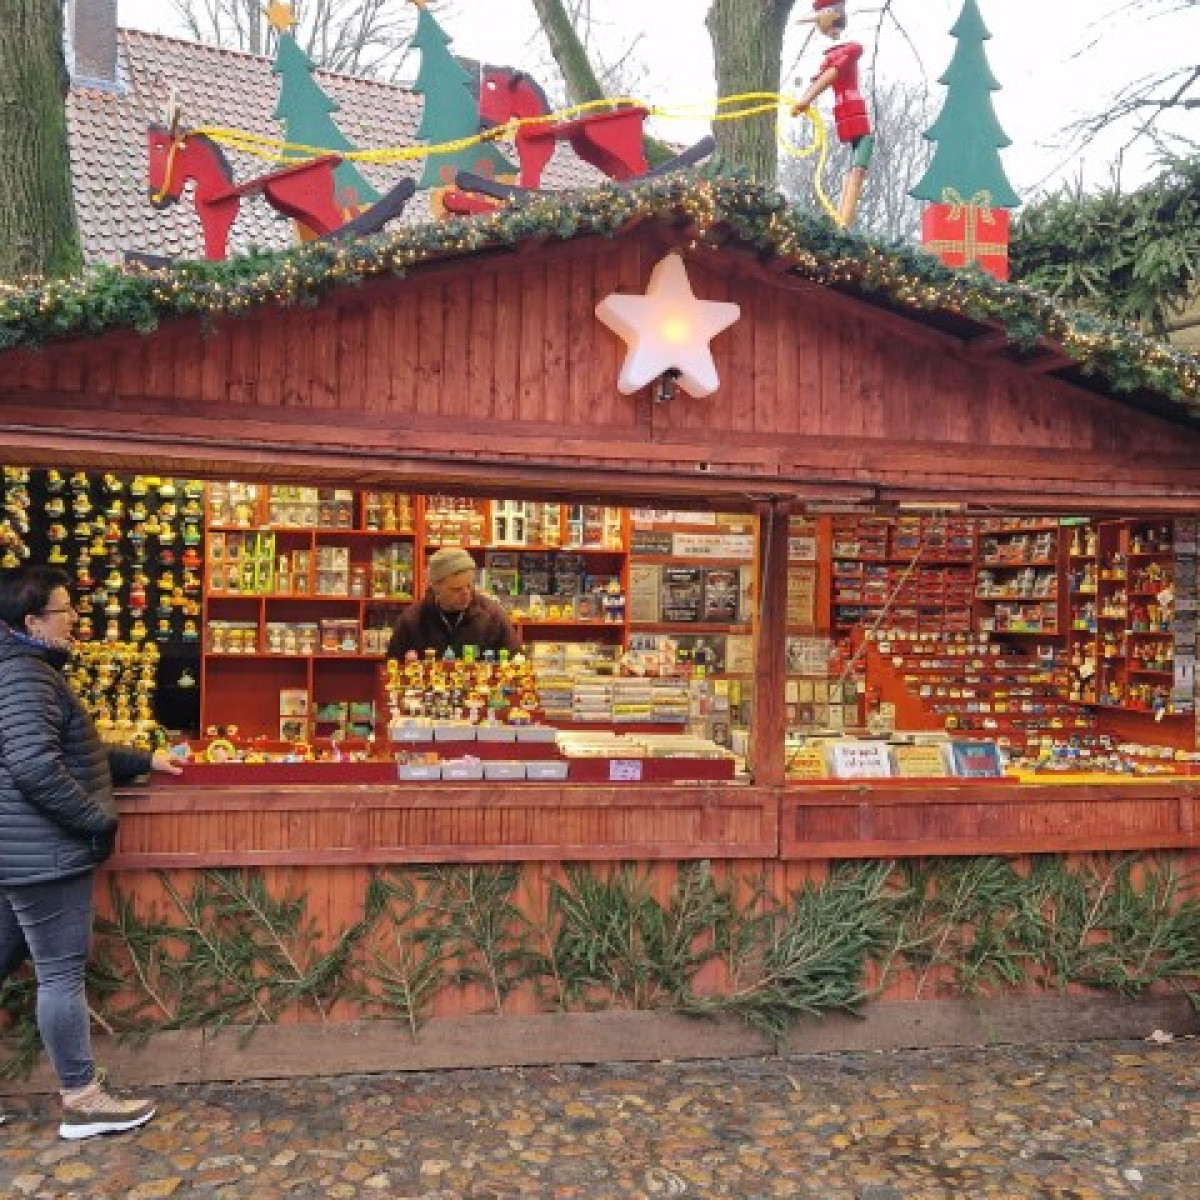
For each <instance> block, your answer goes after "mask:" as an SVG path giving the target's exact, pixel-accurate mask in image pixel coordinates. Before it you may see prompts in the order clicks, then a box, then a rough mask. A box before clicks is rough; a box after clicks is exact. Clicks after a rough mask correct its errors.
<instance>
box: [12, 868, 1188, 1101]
mask: <svg viewBox="0 0 1200 1200" xmlns="http://www.w3.org/2000/svg"><path fill="white" fill-rule="evenodd" d="M656 870H657V868H654V867H648V866H645V865H634V864H613V865H612V866H611V867H603V866H588V867H567V868H566V869H565V871H564V874H563V877H562V879H561V881H560V882H552V883H551V886H550V888H549V889H548V895H543V891H542V886H541V885H542V884H543V883H544V880H542V879H540V878H532V879H529V880H527V878H526V875H525V873H524V872H523V871H522V869H521V868H520V867H519V866H516V865H507V866H497V867H469V866H449V867H439V868H433V869H424V868H417V867H410V868H391V869H385V870H380V871H376V872H374V873H373V874H372V876H371V877H370V879H369V881H368V883H367V886H366V888H365V891H364V893H363V897H362V915H361V917H360V919H359V920H357V921H356V922H355V923H354V924H353V925H352V926H351V927H350V928H348V929H346V930H343V931H342V932H341V933H340V934H338V935H336V936H334V937H333V938H332V943H331V942H330V940H329V938H328V937H327V936H325V932H324V931H322V930H321V929H320V928H319V927H318V925H317V923H316V921H315V919H314V917H313V915H312V914H311V912H310V911H309V907H308V901H307V898H306V897H305V896H304V895H302V894H296V893H295V892H293V891H291V890H290V889H289V888H288V886H287V885H286V884H283V885H282V887H283V889H284V894H282V895H279V894H274V893H272V892H271V891H269V890H268V888H267V886H266V883H265V876H264V874H263V872H261V871H200V872H186V871H181V872H177V873H171V874H168V873H162V874H160V878H161V880H162V883H163V887H164V893H165V896H166V897H167V901H168V911H167V912H165V913H162V912H159V911H155V912H153V913H151V914H148V915H147V914H145V913H143V912H142V911H140V906H139V905H138V904H136V903H135V902H133V901H132V900H131V899H130V898H129V897H128V896H126V895H124V894H123V893H122V892H121V890H120V878H119V877H117V876H110V877H109V888H110V896H111V901H112V902H111V905H110V910H111V912H112V916H111V918H109V919H107V920H103V921H99V922H97V930H96V933H97V938H96V950H95V955H94V960H93V962H92V964H91V966H90V968H89V980H88V994H89V997H90V999H91V1001H92V1003H93V1004H94V1005H95V1006H96V1009H95V1013H94V1015H95V1018H96V1020H97V1021H98V1023H99V1024H100V1025H101V1027H102V1028H104V1029H105V1030H106V1031H108V1032H113V1033H117V1034H120V1035H122V1036H126V1037H133V1038H144V1037H147V1036H149V1035H151V1034H153V1033H155V1032H158V1031H161V1030H170V1029H188V1028H191V1029H208V1030H217V1029H220V1028H221V1027H223V1026H226V1025H229V1026H237V1027H240V1028H244V1029H249V1030H253V1029H254V1028H256V1027H257V1026H260V1025H263V1024H273V1023H275V1022H277V1021H278V1020H279V1019H280V1017H281V1015H282V1014H283V1013H284V1012H285V1011H293V1010H299V1011H301V1012H304V1013H306V1014H308V1015H311V1016H312V1017H314V1018H317V1019H319V1020H321V1021H331V1020H334V1019H341V1020H344V1019H347V1017H363V1016H375V1017H382V1018H387V1019H390V1020H394V1021H400V1022H403V1023H404V1024H406V1025H407V1026H408V1027H409V1028H410V1030H411V1031H412V1032H413V1034H414V1035H415V1034H416V1033H417V1031H418V1030H419V1029H420V1027H421V1025H422V1024H424V1023H425V1022H426V1021H427V1020H428V1019H429V1017H430V1015H431V1013H432V1012H433V1010H434V1007H435V1002H436V1000H437V998H438V996H439V995H442V994H445V993H447V992H448V991H454V990H460V989H464V988H466V989H470V990H469V991H468V992H467V993H465V994H466V995H469V996H471V997H472V998H473V1002H474V1004H475V1006H476V1007H477V1009H478V1011H480V1012H488V1013H491V1014H493V1015H501V1014H503V1013H504V1012H505V1011H506V1006H507V1002H508V998H509V997H510V996H511V995H513V994H514V993H515V992H516V991H517V990H518V989H521V988H526V989H530V990H531V992H532V994H533V995H534V996H536V997H538V998H539V1001H540V1007H541V1009H542V1010H543V1011H558V1012H564V1011H565V1012H570V1011H581V1010H591V1009H636V1010H643V1011H644V1010H657V1011H668V1012H681V1013H689V1014H692V1015H696V1016H710V1015H719V1014H736V1015H738V1016H740V1017H742V1018H743V1019H744V1020H745V1021H747V1022H748V1023H749V1024H750V1025H752V1026H753V1027H755V1028H757V1029H760V1030H762V1031H763V1032H764V1033H766V1034H767V1035H769V1036H771V1037H773V1038H776V1039H779V1038H782V1037H783V1036H784V1035H786V1034H787V1032H788V1030H789V1028H790V1027H791V1026H792V1024H793V1022H794V1021H795V1019H796V1018H797V1017H800V1016H805V1015H816V1014H821V1013H827V1012H837V1011H855V1010H857V1009H858V1008H860V1007H861V1005H862V1004H863V1003H865V1002H866V1001H868V1000H870V999H871V998H872V997H873V996H876V995H878V994H879V993H881V992H882V991H884V990H885V989H886V988H887V987H888V986H889V985H890V984H893V983H897V982H900V983H901V985H902V988H903V991H904V992H906V993H907V994H911V995H912V996H913V997H914V998H916V999H920V998H921V997H923V996H930V995H946V994H955V995H961V996H979V995H989V994H998V993H1004V992H1007V991H1019V992H1025V993H1028V992H1030V991H1039V990H1040V991H1049V992H1061V991H1063V990H1065V989H1067V988H1069V987H1080V986H1082V987H1087V988H1091V989H1094V990H1095V991H1097V992H1115V993H1119V994H1123V995H1138V994H1141V993H1144V992H1147V991H1149V990H1151V989H1155V990H1159V991H1161V990H1163V989H1171V990H1175V991H1181V992H1183V993H1185V994H1187V995H1188V996H1189V997H1190V998H1192V999H1193V1001H1194V1000H1195V996H1194V992H1195V990H1196V987H1197V984H1200V903H1198V902H1197V900H1196V898H1195V895H1194V880H1189V879H1185V878H1182V877H1181V876H1180V875H1179V873H1178V871H1177V870H1176V868H1175V865H1174V860H1173V858H1172V856H1170V855H1168V854H1163V855H1160V856H1153V855H1152V856H1146V855H1095V856H1091V857H1089V858H1088V859H1086V860H1084V861H1082V862H1080V861H1075V860H1069V859H1066V858H1063V857H1061V856H1057V855H1041V856H1034V857H1032V858H1031V859H1029V860H1028V861H1027V863H1025V864H1024V865H1022V864H1019V863H1018V862H1016V861H1014V860H1011V859H1005V858H1000V857H995V856H988V857H979V858H943V859H925V860H906V861H904V862H902V863H900V864H896V863H892V862H887V861H863V862H846V863H841V864H836V865H834V866H833V867H832V869H831V870H830V872H829V875H828V876H827V877H826V878H825V879H824V880H822V881H821V882H819V883H810V884H806V885H805V886H803V887H801V888H798V889H796V890H795V891H793V892H792V893H791V894H790V895H787V896H784V897H780V896H777V895H774V894H773V893H772V892H771V889H770V888H769V887H768V884H767V878H766V876H765V875H764V874H763V873H762V872H761V870H759V869H755V868H750V867H741V866H738V865H737V864H726V865H725V867H724V868H723V869H722V870H721V871H717V870H715V869H713V868H712V867H711V866H710V865H709V864H707V863H704V862H700V863H690V864H682V865H681V866H680V868H679V872H678V875H677V877H676V879H675V880H674V884H673V886H672V888H671V889H670V892H669V894H667V895H665V896H664V895H663V893H662V890H661V887H660V886H659V885H661V875H656V873H655V872H656ZM185 881H187V882H186V883H185ZM527 883H528V886H527ZM535 897H536V898H535ZM718 968H719V972H720V975H721V977H722V979H723V981H724V982H723V984H722V985H721V986H719V987H716V988H714V986H713V974H714V971H716V970H718ZM32 993H33V989H32V986H31V982H30V977H29V975H28V972H27V971H23V972H21V973H19V974H18V975H16V976H15V977H13V978H12V979H10V980H9V981H8V982H6V983H5V984H4V986H3V987H0V1012H3V1013H5V1014H6V1015H7V1018H8V1020H9V1021H10V1022H12V1026H11V1028H10V1029H9V1031H8V1032H7V1034H6V1037H5V1040H4V1044H3V1047H2V1051H0V1075H5V1076H10V1077H11V1076H14V1075H21V1074H26V1073H28V1071H29V1070H30V1069H31V1067H32V1065H33V1064H34V1062H35V1060H36V1057H37V1055H38V1053H39V1045H38V1040H37V1037H36V1033H35V1030H34V1026H33V1021H32V1008H33V994H32ZM335 1010H336V1011H335ZM5 1055H7V1059H6V1060H5Z"/></svg>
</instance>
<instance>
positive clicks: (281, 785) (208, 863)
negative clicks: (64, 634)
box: [111, 762, 779, 870]
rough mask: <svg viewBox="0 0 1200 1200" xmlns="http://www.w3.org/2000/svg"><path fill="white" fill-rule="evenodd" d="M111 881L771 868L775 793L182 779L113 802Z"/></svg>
mask: <svg viewBox="0 0 1200 1200" xmlns="http://www.w3.org/2000/svg"><path fill="white" fill-rule="evenodd" d="M118 803H119V807H120V810H121V832H120V838H119V842H118V848H117V854H116V855H115V857H114V858H113V860H112V862H111V867H112V868H113V869H118V870H122V869H123V870H143V869H167V868H178V867H234V866H276V865H296V866H299V865H319V864H355V865H372V864H382V863H435V862H436V863H448V862H457V863H473V862H520V861H547V860H558V861H607V860H621V859H636V860H652V859H653V860H658V859H676V860H686V859H700V858H738V859H741V858H756V859H772V858H775V857H776V856H777V855H778V849H779V826H778V818H779V797H778V793H777V791H776V790H774V789H768V788H756V787H753V786H746V785H740V784H735V783H728V782H717V781H708V782H706V781H691V782H679V783H673V784H652V783H614V784H607V783H604V784H598V783H593V784H572V783H553V782H546V783H534V782H528V781H520V782H514V783H511V784H506V783H497V782H489V781H483V782H479V783H455V782H450V781H446V780H440V781H436V782H430V783H420V782H401V781H398V780H397V779H396V767H395V764H392V763H386V762H381V763H346V764H339V763H297V764H286V763H281V764H266V765H262V766H205V765H200V764H197V765H195V766H189V767H188V768H187V770H186V772H185V774H183V775H181V776H177V777H174V778H170V779H168V780H167V781H166V782H164V783H161V784H160V783H159V782H158V781H157V778H156V781H155V782H154V783H153V784H150V785H143V786H141V787H137V788H131V789H126V790H123V791H121V792H119V793H118Z"/></svg>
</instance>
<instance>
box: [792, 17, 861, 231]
mask: <svg viewBox="0 0 1200 1200" xmlns="http://www.w3.org/2000/svg"><path fill="white" fill-rule="evenodd" d="M800 20H801V22H802V23H809V24H813V25H815V26H816V27H817V29H818V30H820V32H821V33H823V34H824V35H825V36H826V37H829V38H833V39H834V41H835V44H834V45H833V46H831V47H830V48H829V49H828V50H827V51H826V52H825V57H824V58H823V59H822V60H821V68H820V70H819V71H818V72H817V74H816V75H815V76H814V77H813V80H812V82H811V83H810V84H809V85H808V87H807V88H805V90H804V92H803V93H802V94H801V95H800V97H799V98H798V99H797V101H796V104H795V106H794V107H793V109H792V114H793V115H794V116H796V115H799V114H800V113H802V112H805V111H807V109H808V107H809V106H810V105H811V104H812V102H813V101H814V100H815V99H816V98H817V97H818V96H819V95H821V94H822V92H825V91H828V90H829V89H830V88H833V119H834V121H835V122H836V125H837V135H838V140H839V141H841V142H845V143H847V144H848V145H849V146H851V147H852V149H853V152H854V155H853V158H852V159H851V163H850V169H849V171H847V172H846V178H845V179H844V180H843V181H842V195H841V199H840V201H839V203H838V218H839V220H840V221H841V223H842V225H843V227H844V228H846V229H849V228H850V226H851V225H853V224H854V214H855V213H856V212H857V211H858V201H859V198H860V197H861V196H862V189H863V181H864V180H865V179H866V176H867V169H868V167H870V165H871V152H872V150H873V149H874V147H875V135H874V134H873V133H872V131H871V118H870V115H869V114H868V113H867V102H866V100H864V99H863V95H862V92H860V91H859V90H858V60H859V59H860V58H862V52H863V48H862V46H861V45H860V44H859V43H858V42H843V41H840V40H839V39H840V38H841V36H842V34H843V32H844V31H845V29H846V4H845V3H844V0H813V11H812V13H811V14H810V15H809V16H807V17H801V18H800Z"/></svg>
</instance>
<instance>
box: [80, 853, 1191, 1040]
mask: <svg viewBox="0 0 1200 1200" xmlns="http://www.w3.org/2000/svg"><path fill="white" fill-rule="evenodd" d="M1158 860H1161V861H1158ZM631 862H632V864H633V865H634V867H635V869H636V871H637V872H638V873H639V874H640V875H641V876H643V877H644V878H646V879H647V880H648V881H649V886H650V890H651V893H652V894H653V895H654V897H655V898H656V899H657V900H658V901H659V902H660V903H663V904H665V903H666V902H667V901H668V899H669V897H670V893H671V889H672V888H673V886H674V885H675V883H676V880H677V879H678V876H679V870H680V865H681V864H680V863H679V862H676V861H661V860H647V859H640V860H638V859H635V860H631ZM1168 863H1169V864H1170V866H1171V867H1172V868H1173V869H1174V872H1175V875H1176V878H1179V879H1181V880H1188V879H1195V877H1196V875H1197V871H1198V868H1200V853H1196V852H1194V851H1193V852H1174V853H1170V854H1163V855H1159V856H1147V858H1146V865H1147V866H1148V867H1149V866H1154V867H1155V868H1157V869H1160V870H1161V869H1163V868H1164V867H1165V866H1166V865H1167V864H1168ZM591 865H592V869H594V870H596V871H597V872H599V873H602V872H603V871H604V870H605V869H606V868H607V867H608V866H612V865H614V864H606V863H605V862H603V861H602V860H597V861H596V862H594V863H593V864H591ZM1012 865H1013V868H1014V870H1016V871H1017V872H1019V873H1024V872H1027V871H1028V869H1029V865H1030V864H1029V861H1028V859H1027V858H1025V857H1023V856H1019V855H1016V856H1013V857H1012ZM1070 865H1071V866H1072V867H1073V869H1076V870H1086V869H1087V868H1088V867H1090V866H1096V867H1097V868H1098V869H1099V870H1100V871H1101V872H1102V873H1103V872H1105V871H1107V870H1109V869H1111V862H1105V861H1101V862H1099V863H1097V862H1095V861H1094V860H1093V859H1092V858H1091V856H1088V855H1080V856H1077V857H1075V858H1074V859H1072V860H1071V863H1070ZM565 866H566V864H564V863H563V862H561V861H541V862H539V861H525V862H524V863H523V865H522V868H521V873H520V880H519V882H518V885H517V888H516V891H515V892H514V897H513V898H514V902H515V904H516V906H517V908H518V909H519V910H520V911H521V912H522V913H524V914H525V915H526V916H527V917H529V918H530V920H531V921H532V922H533V924H534V925H535V926H536V927H539V928H543V927H546V925H547V921H548V919H550V917H549V914H550V912H551V909H550V905H549V894H550V888H551V886H552V884H554V883H556V882H563V881H564V878H565ZM711 869H712V872H713V875H714V878H715V879H716V880H717V881H718V883H721V884H726V885H730V886H731V887H732V890H733V891H734V894H735V896H736V898H737V901H738V903H739V904H740V905H743V906H744V905H747V904H750V903H752V902H753V900H754V897H755V896H757V895H760V893H759V892H758V890H757V889H758V888H759V886H760V885H761V886H762V887H763V888H764V889H765V891H766V893H767V894H768V895H772V896H775V897H776V898H778V899H785V898H786V897H787V896H788V895H789V894H791V893H794V892H796V891H797V890H799V889H801V888H803V887H804V886H805V885H808V884H812V885H817V886H819V885H820V884H822V883H823V882H824V881H825V880H826V878H827V877H828V874H829V863H828V862H826V861H812V860H798V861H790V862H780V861H778V860H769V859H766V860H754V859H743V860H736V861H733V860H722V859H714V860H713V862H712V868H711ZM370 870H371V868H369V867H367V866H364V865H354V864H350V863H345V864H336V865H329V866H277V867H266V868H263V869H262V876H263V882H264V885H265V887H266V889H267V891H268V892H269V894H270V895H271V896H273V897H275V898H276V899H281V900H282V899H285V898H286V899H291V900H299V899H302V900H303V902H304V905H305V910H306V912H307V914H308V915H309V916H310V917H311V918H312V919H313V922H314V926H315V932H316V934H317V947H318V948H319V949H322V950H327V949H329V948H330V947H331V946H332V945H333V944H334V942H335V941H336V939H337V938H338V937H340V936H341V935H342V934H343V933H344V932H345V931H346V930H348V929H350V928H351V927H352V926H354V925H355V924H356V922H358V921H360V920H361V919H362V917H363V915H364V906H363V902H364V898H365V896H366V892H367V885H368V881H369V877H370ZM196 879H197V872H196V871H194V870H191V869H174V870H171V871H170V872H168V873H166V877H165V878H164V875H162V874H159V873H157V872H154V871H148V870H128V869H125V870H122V869H116V868H114V867H112V866H110V867H107V868H105V869H104V870H103V871H102V872H101V875H100V884H101V886H99V887H98V888H97V889H96V901H97V912H98V915H99V916H100V917H101V918H102V919H103V918H111V917H112V915H113V895H112V891H113V889H114V888H115V890H116V891H117V892H118V893H119V894H120V895H121V896H122V897H124V898H126V899H128V900H130V901H132V903H133V905H134V907H135V910H136V912H137V914H138V917H139V919H141V920H142V921H148V920H150V919H154V920H155V921H156V922H160V923H163V924H167V925H180V924H183V922H184V917H183V914H181V912H180V911H179V908H178V906H177V905H176V903H175V901H174V899H173V898H172V896H171V893H170V891H169V890H168V888H167V886H166V882H167V881H168V880H169V882H170V884H171V885H172V886H173V887H174V889H175V891H176V892H177V894H178V895H180V896H181V897H182V898H183V899H184V900H185V902H186V901H187V899H188V898H189V897H190V895H191V892H192V888H193V886H194V884H195V882H196ZM418 886H419V887H420V886H421V885H420V884H418ZM1193 893H1194V889H1193V888H1192V887H1188V886H1185V887H1184V888H1183V895H1184V896H1185V897H1186V896H1188V895H1192V894H1193ZM384 953H385V955H386V954H387V953H388V950H387V948H386V947H385V948H384ZM876 974H877V973H876V972H871V973H870V975H871V977H869V978H868V980H867V981H866V982H867V984H868V985H869V986H870V987H872V988H874V987H878V989H879V990H878V994H877V995H873V998H874V999H883V1000H904V1001H920V1000H933V999H936V998H937V997H938V996H939V995H941V994H944V989H946V988H949V990H950V991H951V992H957V988H954V987H952V984H953V981H952V979H951V978H950V977H949V975H948V973H947V970H946V968H944V967H941V966H936V967H934V969H933V970H932V971H923V972H921V973H920V974H914V973H912V972H907V973H906V972H903V971H900V970H896V969H895V968H893V969H892V970H891V971H890V972H889V974H888V977H887V979H886V980H879V979H877V978H874V976H875V975H876ZM697 983H698V985H699V986H700V988H701V990H702V991H704V992H707V993H708V994H713V995H716V994H721V993H722V992H724V991H726V990H728V988H729V987H730V980H729V977H728V975H727V973H726V971H725V970H724V969H723V967H722V964H721V963H719V962H714V963H711V964H709V965H708V967H707V968H706V969H705V971H704V973H703V975H702V976H701V977H699V978H698V980H697ZM1072 990H1073V991H1076V992H1078V991H1080V990H1081V989H1079V988H1074V989H1072ZM122 999H123V998H122V997H121V996H116V997H113V996H108V997H106V1003H108V1004H114V1005H115V1007H117V1008H119V1007H120V1005H121V1002H122ZM553 1003H554V1000H553V998H552V997H551V998H549V999H548V998H547V997H545V996H539V995H537V994H536V993H535V992H534V989H533V988H532V987H529V986H526V987H524V988H521V989H518V990H516V991H514V992H513V993H511V994H510V995H508V996H507V997H506V998H505V1001H504V1004H503V1011H504V1012H505V1013H507V1014H509V1015H513V1014H521V1013H528V1014H532V1013H537V1012H545V1011H547V1009H548V1008H550V1007H553ZM489 1011H494V1008H493V1006H492V1004H491V1000H490V997H489V996H488V995H487V994H486V993H484V992H483V991H482V990H481V989H480V988H479V987H478V986H477V985H470V984H468V985H466V986H458V985H453V984H448V985H447V986H446V987H444V988H443V989H442V990H441V991H440V992H439V993H438V994H437V996H436V998H435V999H434V1002H433V1012H432V1015H434V1016H460V1015H469V1014H474V1013H484V1012H489ZM364 1015H375V1016H378V1015H379V1013H378V1011H377V1010H375V1011H373V1010H371V1009H370V1008H369V1006H363V1005H362V1004H361V1002H359V1001H356V1000H354V999H352V998H350V997H344V998H343V999H341V1000H339V1001H338V1003H337V1005H336V1006H335V1007H334V1009H333V1010H332V1012H331V1014H330V1016H331V1018H332V1019H333V1020H334V1021H335V1022H346V1021H352V1020H356V1019H359V1018H361V1017H363V1016H364ZM316 1019H318V1018H317V1015H316V1013H315V1012H314V1011H313V1010H311V1009H305V1010H303V1011H301V1010H298V1009H293V1010H290V1011H288V1012H285V1013H284V1014H283V1017H282V1020H281V1023H284V1024H290V1023H293V1022H295V1021H297V1020H308V1021H312V1020H316Z"/></svg>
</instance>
